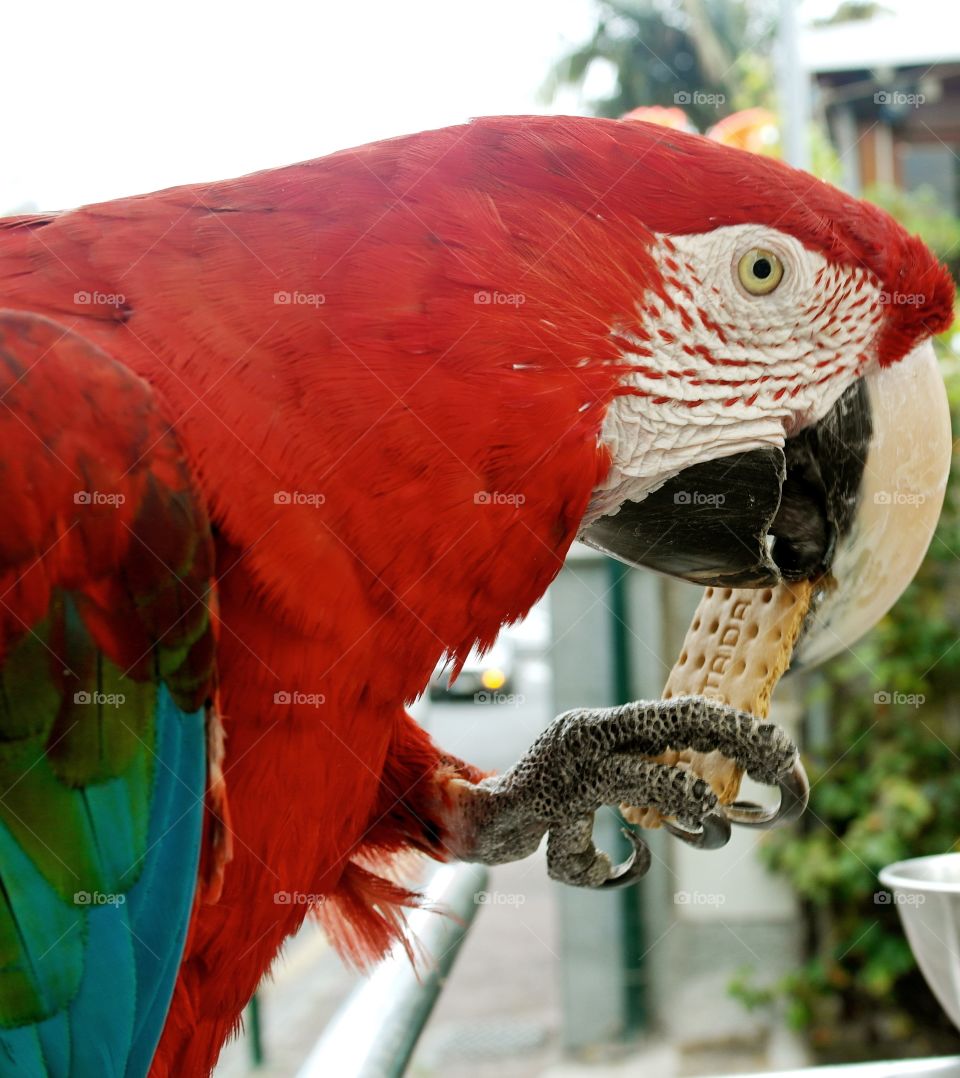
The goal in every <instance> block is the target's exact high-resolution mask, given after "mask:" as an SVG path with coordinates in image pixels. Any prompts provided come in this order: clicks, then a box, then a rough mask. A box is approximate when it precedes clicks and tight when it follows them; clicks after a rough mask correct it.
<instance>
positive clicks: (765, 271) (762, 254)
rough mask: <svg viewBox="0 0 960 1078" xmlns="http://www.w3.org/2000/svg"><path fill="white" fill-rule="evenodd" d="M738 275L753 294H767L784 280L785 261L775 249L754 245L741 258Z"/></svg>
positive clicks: (738, 264)
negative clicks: (767, 249) (765, 248)
mask: <svg viewBox="0 0 960 1078" xmlns="http://www.w3.org/2000/svg"><path fill="white" fill-rule="evenodd" d="M737 275H738V276H739V278H740V283H741V284H742V285H743V287H744V288H745V289H746V290H747V291H748V292H749V293H750V295H751V296H766V295H768V294H769V293H770V292H772V291H773V290H774V289H775V288H776V287H777V285H778V284H779V283H780V282H781V281H782V280H783V263H782V262H781V261H780V259H779V258H778V257H777V256H776V255H775V254H774V253H773V251H765V250H764V249H763V248H762V247H754V248H753V249H752V250H750V251H747V253H746V254H745V255H743V256H742V257H741V258H740V261H739V262H738V263H737Z"/></svg>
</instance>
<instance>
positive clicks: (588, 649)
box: [0, 0, 960, 1078]
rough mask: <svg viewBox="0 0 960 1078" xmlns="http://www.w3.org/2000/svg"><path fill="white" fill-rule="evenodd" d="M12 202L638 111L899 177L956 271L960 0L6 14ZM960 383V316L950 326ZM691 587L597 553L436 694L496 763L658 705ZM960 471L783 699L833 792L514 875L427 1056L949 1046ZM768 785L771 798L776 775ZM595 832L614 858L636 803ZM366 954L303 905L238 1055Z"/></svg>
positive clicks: (799, 1055) (790, 1056)
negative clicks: (885, 606)
mask: <svg viewBox="0 0 960 1078" xmlns="http://www.w3.org/2000/svg"><path fill="white" fill-rule="evenodd" d="M2 26H3V31H4V36H5V39H6V41H7V42H8V43H9V44H11V45H12V46H13V47H10V48H8V49H6V50H5V53H4V62H3V65H2V66H0V109H2V113H3V141H2V144H0V162H2V167H0V212H8V213H9V212H16V211H22V210H27V209H44V210H48V209H56V208H66V207H71V206H76V205H79V204H82V203H84V202H90V201H97V200H101V199H107V198H112V197H115V196H119V195H125V194H131V193H135V192H139V191H147V190H152V189H156V188H158V187H163V186H168V185H171V184H177V183H184V182H188V181H197V180H212V179H220V178H223V177H227V176H230V175H235V174H240V173H243V172H247V171H251V170H254V169H259V168H267V167H274V166H278V165H282V164H286V163H288V162H291V161H296V160H300V159H304V158H309V157H316V156H319V155H322V154H324V153H328V152H330V151H333V150H336V149H340V148H343V147H346V146H351V145H356V144H360V143H363V142H366V141H370V140H372V139H376V138H381V137H386V136H389V135H395V134H401V133H404V132H408V131H415V130H420V129H424V128H429V127H435V126H441V125H445V124H450V123H458V122H462V121H464V120H466V119H467V118H469V117H470V116H474V115H484V114H496V113H526V112H540V113H543V112H555V113H557V112H564V113H577V114H600V115H605V116H622V115H624V114H626V113H629V112H632V111H633V110H639V111H638V112H637V113H636V115H637V117H638V118H642V119H648V120H652V121H653V122H657V123H663V124H668V125H672V126H678V127H683V128H686V129H688V130H693V131H699V132H701V133H704V134H707V135H708V136H709V137H711V138H716V139H719V140H722V141H725V142H728V143H731V144H734V145H738V146H741V147H744V148H746V149H748V150H750V151H752V152H756V153H764V154H774V155H778V156H782V157H785V158H786V159H788V160H790V161H791V162H792V163H794V164H798V165H800V166H802V167H805V168H808V169H810V170H811V171H813V172H815V173H816V174H818V175H820V176H822V177H824V178H827V179H829V180H831V181H833V182H834V183H837V184H839V185H840V186H842V187H844V188H846V189H847V190H849V191H852V192H853V193H855V194H858V195H861V196H863V197H865V198H868V199H871V200H873V201H876V202H878V203H880V204H881V205H883V206H884V207H886V208H887V209H888V210H890V211H891V212H892V213H893V214H894V215H895V216H897V217H898V218H899V219H900V220H901V221H902V222H903V223H904V224H906V225H907V227H908V228H910V229H911V230H912V231H916V232H918V233H919V234H920V235H921V236H923V238H924V239H925V240H926V242H927V243H928V244H929V245H930V246H931V247H932V248H933V249H934V250H935V251H936V252H937V253H938V254H939V256H940V257H941V258H942V259H944V260H945V261H946V262H947V263H948V264H949V266H950V268H951V270H952V271H953V272H954V275H955V276H956V275H957V273H958V272H960V219H958V212H960V201H958V200H960V156H958V154H960V5H958V4H957V3H956V2H955V0H938V2H932V0H909V2H908V0H886V2H884V3H861V2H856V0H844V2H837V0H804V2H796V3H792V2H790V0H510V2H508V0H487V2H486V3H484V4H482V5H474V4H469V5H468V4H463V3H457V2H451V0H446V2H439V0H437V2H434V0H420V2H414V3H409V4H405V5H400V4H390V3H386V2H384V0H368V2H367V3H359V2H358V3H353V4H346V3H335V2H332V0H328V2H327V3H326V4H322V5H321V4H310V3H294V2H291V0H274V2H273V3H271V4H269V5H257V4H247V5H243V4H236V3H234V4H230V5H220V4H203V5H198V4H195V3H193V4H188V3H181V2H178V0H173V2H169V3H165V4H163V5H111V4H97V5H92V6H88V5H68V4H66V3H63V4H59V3H50V2H44V0H39V2H35V3H33V4H31V5H26V4H22V5H15V6H13V7H12V8H8V9H7V10H6V11H5V12H4V15H3V17H2ZM937 343H938V348H939V351H940V356H941V361H942V365H943V371H944V374H945V376H946V379H947V382H948V386H949V390H950V396H951V401H952V403H953V405H954V408H955V414H956V410H957V409H960V374H958V356H960V335H951V334H946V335H945V336H944V337H943V338H942V339H941V340H939V341H938V342H937ZM697 598H698V589H695V588H692V587H690V586H687V585H683V584H678V583H676V582H671V581H666V580H663V579H660V578H658V577H656V576H653V575H652V574H642V573H637V572H632V571H629V570H626V569H624V568H623V567H622V566H619V565H615V564H613V563H612V562H607V561H605V560H603V559H602V558H600V557H599V556H597V555H595V554H594V553H592V552H590V551H588V550H586V549H585V548H577V549H575V550H574V551H573V552H572V553H571V555H570V558H569V559H568V563H567V565H566V568H565V569H564V570H563V572H562V573H561V575H560V577H559V578H558V580H557V581H556V583H555V584H554V586H553V587H552V588H551V590H550V592H549V594H548V596H547V598H546V599H545V601H544V602H543V603H542V604H541V605H540V606H539V607H538V608H537V609H535V610H534V611H533V613H532V614H531V615H530V617H529V618H528V619H527V621H526V622H525V623H524V624H522V625H520V626H517V627H514V628H512V629H510V630H508V631H506V632H505V633H504V634H503V637H502V639H501V641H500V642H499V643H498V645H497V647H496V648H495V649H494V651H493V652H491V653H490V654H489V655H488V656H486V657H485V658H484V659H480V658H479V657H475V661H474V660H471V663H470V664H469V666H468V669H467V670H466V671H465V673H464V676H463V677H462V678H461V680H460V682H459V683H458V684H457V685H456V686H455V687H454V691H448V690H447V688H446V685H447V679H446V677H445V676H444V675H443V673H442V672H440V671H438V673H437V676H436V677H435V679H434V680H433V681H432V682H431V685H430V687H429V689H428V691H427V692H426V693H425V695H424V697H423V698H422V699H421V700H420V701H418V702H417V703H416V704H415V705H414V712H415V714H416V715H417V717H418V719H419V720H420V721H421V722H422V723H423V725H424V726H425V727H426V728H427V729H428V730H429V731H430V732H431V734H432V735H434V737H435V738H436V740H437V741H438V742H439V743H440V744H441V745H443V746H444V747H445V748H447V749H449V750H450V751H451V752H454V753H456V754H458V755H461V756H463V757H465V758H467V759H469V760H470V761H472V762H473V763H475V764H478V765H480V766H482V767H490V768H501V767H505V766H508V765H509V764H510V763H512V762H513V761H514V760H515V759H516V758H517V756H518V755H519V754H520V753H521V752H522V751H523V750H524V749H525V748H526V747H527V746H528V745H529V744H530V742H531V740H532V739H533V738H534V737H535V736H536V734H537V733H538V732H539V730H540V729H542V727H543V726H544V725H545V724H546V723H547V722H549V720H550V719H551V718H552V717H553V716H554V715H555V714H556V713H557V712H558V711H561V710H563V709H565V708H567V707H571V706H576V705H582V704H590V705H603V704H613V703H618V702H620V701H623V700H626V699H631V698H643V697H648V698H649V697H657V696H659V695H660V691H661V689H662V686H663V683H664V680H665V678H666V676H667V673H668V671H669V669H670V667H671V665H672V663H673V660H674V659H675V657H676V656H677V654H678V653H679V650H680V646H681V641H682V638H683V634H684V632H685V630H686V627H687V625H688V624H689V619H690V615H691V613H692V610H693V608H694V605H695V603H696V601H697ZM958 672H960V506H958V501H957V486H956V484H954V485H953V487H952V488H951V490H950V492H949V493H948V497H947V503H946V506H945V510H944V514H943V518H942V520H941V523H940V527H939V530H938V533H937V536H936V537H935V539H934V541H933V545H932V547H931V549H930V552H929V555H928V557H927V560H926V563H925V565H924V567H923V569H922V570H921V572H920V574H919V576H918V577H917V579H916V581H915V582H914V584H913V585H912V586H911V588H910V589H909V591H908V593H907V594H906V595H905V597H904V598H903V599H902V600H901V601H900V603H899V604H898V605H897V607H896V609H895V610H894V611H893V613H892V614H891V615H889V616H888V617H887V618H886V619H885V620H884V621H883V622H882V623H881V625H880V626H879V627H878V628H877V629H876V630H875V631H874V632H873V633H871V634H870V636H869V637H868V638H867V639H866V640H865V641H864V642H863V643H862V644H861V645H859V646H858V647H857V648H856V649H855V651H854V652H853V653H851V654H848V655H846V656H845V657H844V658H843V659H841V660H839V661H836V662H834V663H833V664H832V665H831V666H830V667H829V668H827V669H825V670H822V671H820V672H818V673H816V674H814V675H807V676H805V677H804V678H802V679H801V678H788V679H787V681H786V682H785V683H784V684H783V685H782V686H781V688H780V690H779V691H778V696H777V701H776V703H775V706H774V713H773V718H774V719H775V721H777V722H779V723H781V724H782V725H784V726H785V727H786V728H787V729H789V730H791V731H793V732H794V733H795V734H796V735H797V736H798V737H799V738H800V740H801V741H802V743H803V745H804V752H805V759H806V761H807V766H808V771H809V773H810V776H811V780H812V784H813V789H812V796H811V804H810V810H809V811H808V812H807V814H806V815H805V817H804V819H803V820H802V821H801V823H800V824H798V825H796V826H795V827H794V828H792V829H790V830H787V831H784V832H779V833H777V834H771V835H767V836H766V837H765V838H762V839H758V838H756V837H754V836H750V835H747V834H745V833H743V832H740V833H737V834H735V836H734V840H733V842H731V844H730V846H728V847H727V848H725V849H724V850H722V851H716V852H712V853H703V852H693V851H691V850H689V849H687V848H684V847H681V846H680V845H679V844H677V843H675V842H667V841H664V840H663V836H662V835H660V834H659V833H655V834H654V835H653V837H652V844H653V853H654V857H655V866H654V870H653V871H652V872H651V873H650V875H649V876H648V877H647V878H646V879H645V880H644V881H643V883H642V884H641V886H639V887H637V888H634V889H631V890H629V891H627V892H624V893H622V894H620V893H617V894H602V895H595V894H584V893H580V892H577V891H573V890H570V889H563V888H559V887H557V886H555V885H553V884H552V883H550V882H549V881H548V879H547V877H546V872H545V864H544V861H543V858H542V855H537V856H535V857H533V858H531V859H529V860H528V861H525V862H522V863H520V864H516V865H509V866H504V867H502V868H497V869H495V870H494V871H493V872H492V874H491V882H490V885H489V887H488V890H487V891H486V892H485V894H484V895H483V896H482V898H481V905H482V908H481V909H479V913H478V917H477V919H476V922H475V924H474V926H473V930H472V932H471V934H470V936H469V937H468V939H467V942H466V944H465V946H464V948H463V951H462V953H461V955H460V957H459V960H458V962H457V965H456V967H455V969H454V971H453V974H452V975H451V977H450V978H449V980H448V982H447V984H446V985H445V990H444V992H443V995H442V997H441V999H440V1003H439V1005H438V1007H437V1009H436V1011H435V1013H434V1015H433V1017H432V1019H431V1020H430V1022H429V1024H428V1026H427V1028H426V1031H425V1033H424V1035H423V1037H422V1039H421V1042H420V1045H419V1047H418V1049H417V1051H416V1055H415V1057H414V1061H413V1064H412V1066H411V1069H410V1073H411V1074H413V1075H416V1076H418V1078H430V1076H434V1075H445V1076H451V1078H468V1076H476V1078H483V1076H487V1075H494V1074H496V1075H497V1076H498V1078H525V1076H528V1075H529V1076H532V1075H550V1076H555V1078H559V1076H568V1075H579V1074H584V1075H594V1074H605V1073H610V1074H627V1073H642V1074H645V1075H651V1076H656V1078H660V1076H664V1078H667V1076H670V1075H697V1074H730V1073H749V1072H760V1071H764V1070H773V1069H778V1068H783V1067H787V1066H795V1065H801V1064H804V1063H811V1062H825V1061H840V1060H842V1061H847V1060H860V1059H871V1058H886V1059H889V1058H894V1057H901V1056H922V1055H928V1054H933V1053H940V1052H943V1053H948V1052H956V1051H958V1049H960V1045H958V1038H957V1034H956V1032H955V1031H954V1030H953V1028H952V1027H951V1026H950V1025H949V1024H948V1022H947V1020H946V1019H945V1018H944V1017H943V1015H942V1014H941V1012H940V1009H939V1007H938V1005H937V1004H936V1002H935V1001H934V1000H933V997H932V996H931V995H930V993H929V990H928V989H927V987H926V985H925V983H924V981H923V979H922V978H921V977H920V975H919V974H918V972H917V970H916V967H915V964H914V961H913V958H912V956H911V954H910V951H909V948H908V946H907V943H906V941H905V939H904V937H903V934H902V932H901V929H900V926H899V923H898V920H897V912H896V909H895V906H894V904H893V903H892V901H891V897H890V895H889V894H888V893H887V892H885V891H884V890H883V888H882V887H881V886H880V885H879V884H878V882H877V877H876V873H877V871H878V870H879V869H880V868H881V867H882V866H883V865H886V864H888V863H890V862H892V861H895V860H897V859H899V858H903V857H909V856H917V855H921V854H924V853H940V852H945V851H947V850H951V849H955V848H957V827H956V821H957V820H958V819H960V755H958V753H960V682H958V678H957V674H958ZM755 792H756V791H754V793H755ZM597 832H598V835H597V837H598V841H600V842H601V843H603V844H604V846H605V848H607V849H610V850H616V849H617V848H618V847H617V843H618V842H620V841H621V840H620V838H619V834H618V830H617V822H616V820H615V819H614V818H613V814H612V813H610V814H607V815H606V816H605V817H603V818H601V819H599V820H598V825H597ZM355 982H356V976H355V975H354V974H352V973H350V972H349V971H347V970H345V969H344V968H343V967H341V966H340V964H339V963H338V962H337V960H336V959H335V958H334V956H333V955H332V953H331V952H330V950H329V948H328V946H327V944H326V942H325V940H324V939H323V937H322V934H321V933H320V931H319V929H317V928H316V927H315V926H311V927H308V928H307V929H305V930H304V932H303V933H301V935H300V936H299V937H297V939H295V940H293V941H292V942H291V943H290V945H289V946H288V948H287V950H286V953H285V956H284V958H283V960H282V961H281V962H279V963H278V965H277V967H276V969H275V972H274V976H273V977H272V979H271V980H270V982H269V983H267V984H265V985H264V986H263V988H262V990H261V992H260V994H259V996H258V1007H257V1010H256V1012H255V1013H254V1012H252V1013H250V1014H248V1022H247V1032H246V1033H245V1034H244V1035H243V1036H241V1037H240V1038H239V1039H237V1040H236V1041H234V1042H233V1043H232V1044H231V1045H230V1046H229V1047H228V1049H227V1050H226V1051H225V1053H224V1056H223V1059H222V1062H221V1065H220V1067H219V1069H218V1072H217V1073H218V1075H219V1076H220V1078H227V1076H230V1078H233V1076H239V1075H244V1074H248V1073H251V1072H253V1071H256V1072H257V1073H260V1074H264V1075H290V1074H294V1073H296V1071H297V1068H298V1067H299V1066H300V1064H301V1063H302V1061H303V1059H304V1057H305V1056H306V1055H307V1053H308V1051H309V1049H310V1046H311V1044H312V1043H313V1041H314V1040H315V1038H316V1037H317V1035H318V1034H319V1032H320V1031H321V1030H322V1028H323V1026H324V1023H325V1022H326V1021H327V1019H328V1018H329V1017H330V1016H331V1015H332V1014H333V1013H334V1011H335V1010H336V1008H337V1006H338V1005H339V1004H340V1003H341V1002H342V1001H343V1000H344V998H345V997H346V996H347V995H348V994H349V992H350V991H351V988H352V987H353V986H354V984H355Z"/></svg>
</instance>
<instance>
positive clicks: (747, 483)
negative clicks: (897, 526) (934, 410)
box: [582, 381, 871, 588]
mask: <svg viewBox="0 0 960 1078" xmlns="http://www.w3.org/2000/svg"><path fill="white" fill-rule="evenodd" d="M870 434H871V422H870V403H869V399H868V397H867V393H866V389H865V387H864V384H863V382H862V381H858V382H856V383H855V384H854V385H852V386H851V387H850V388H849V389H848V390H847V391H846V392H845V393H844V394H843V396H842V397H841V398H840V399H839V400H838V401H837V403H836V404H835V405H834V406H833V408H832V409H831V410H830V412H829V413H828V414H827V416H826V417H825V418H824V419H822V420H820V422H818V423H817V424H816V425H815V426H813V427H809V428H807V429H806V430H804V431H802V432H801V433H800V434H798V435H797V436H796V437H794V438H790V439H788V440H787V442H786V445H785V446H784V448H783V449H780V448H778V447H776V446H769V447H766V448H764V449H755V450H753V451H751V452H749V453H737V454H735V455H733V456H729V457H720V458H718V459H717V460H710V461H705V462H704V463H703V464H696V465H694V466H692V467H690V468H686V469H685V470H684V471H682V472H680V473H679V474H678V475H675V476H674V477H673V478H672V479H670V480H668V482H666V483H665V484H664V485H663V486H662V487H660V489H659V490H656V491H654V492H653V493H652V494H648V495H647V497H646V498H645V499H644V500H643V501H642V502H626V503H625V504H624V505H622V506H621V507H620V509H619V511H618V512H617V513H616V514H614V515H612V516H606V517H601V518H600V519H599V520H597V521H595V522H594V523H593V524H591V525H590V527H589V528H587V529H586V531H585V532H584V534H583V536H582V539H583V541H584V542H585V543H587V544H588V545H589V546H592V547H596V548H597V549H598V550H603V551H605V552H606V553H608V554H612V555H613V556H614V557H616V558H619V559H620V560H621V561H626V562H628V563H630V564H632V565H643V566H646V567H647V568H650V569H657V570H659V571H660V572H663V573H668V574H669V575H671V576H678V577H683V578H684V579H686V580H691V581H693V582H694V583H697V584H703V585H712V586H714V587H739V588H762V587H771V586H773V585H775V584H777V583H778V582H779V581H780V580H781V578H786V579H788V580H799V579H811V578H813V577H815V576H821V575H822V574H824V573H825V572H827V571H829V568H830V564H831V561H832V556H833V552H834V550H835V549H836V546H837V542H838V540H839V539H840V537H841V536H842V535H844V534H845V533H846V531H847V530H849V527H850V523H851V521H852V519H853V516H854V513H855V510H856V505H857V500H858V493H859V489H860V485H861V480H862V477H863V469H864V461H865V459H866V455H867V448H868V445H869V442H870Z"/></svg>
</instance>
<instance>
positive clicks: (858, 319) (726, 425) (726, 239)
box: [583, 225, 883, 526]
mask: <svg viewBox="0 0 960 1078" xmlns="http://www.w3.org/2000/svg"><path fill="white" fill-rule="evenodd" d="M756 249H759V250H760V251H765V252H770V253H772V254H773V255H775V256H776V258H778V259H779V260H780V263H781V264H782V266H783V277H782V279H781V280H780V283H779V284H778V286H777V287H776V288H775V289H773V290H772V291H770V292H769V293H768V294H766V295H751V294H750V292H748V291H747V289H746V288H745V287H744V285H743V284H742V283H741V280H740V277H739V275H738V265H739V263H740V260H741V258H742V257H743V256H744V255H748V254H749V252H751V251H753V250H756ZM651 253H652V255H653V257H654V259H655V261H656V263H657V266H658V268H659V270H660V274H661V276H662V280H663V286H662V292H663V294H660V293H659V292H658V291H657V290H650V291H648V292H647V293H646V294H645V295H644V296H642V297H641V299H640V301H639V303H638V310H639V313H640V317H641V326H642V330H641V332H640V333H639V334H638V333H636V332H632V333H631V332H618V331H617V328H616V327H614V332H615V333H616V334H617V339H618V341H622V342H623V346H622V353H623V355H624V358H625V359H627V360H629V362H630V363H631V365H632V370H631V373H630V374H629V375H627V376H626V378H625V379H624V381H623V385H624V386H628V387H630V389H631V390H633V391H634V392H633V393H626V394H623V395H621V396H618V397H616V398H615V400H614V401H613V402H612V404H611V405H610V407H609V408H608V410H607V414H606V417H605V419H604V424H603V429H602V434H601V437H602V440H603V442H604V444H605V445H606V446H607V447H608V449H609V451H610V454H611V458H612V466H611V469H610V472H609V474H608V476H607V478H606V481H605V482H604V483H603V485H602V486H601V487H598V488H597V490H595V491H594V494H593V498H592V499H591V503H590V507H589V509H588V511H587V514H586V516H585V518H584V525H583V526H586V525H587V524H590V523H591V522H592V521H594V520H596V519H597V518H598V517H600V516H604V515H607V514H610V513H613V512H615V511H616V509H617V508H618V507H619V506H620V505H622V504H623V502H624V501H627V500H632V501H640V500H641V499H642V498H643V497H644V496H645V495H646V494H648V493H650V491H652V490H655V489H656V488H657V487H658V486H660V485H662V484H663V483H664V482H666V480H668V479H669V478H671V477H672V476H674V475H676V474H677V473H678V472H680V471H682V470H683V469H684V468H687V467H689V466H690V465H693V464H698V463H702V462H704V461H707V460H712V459H716V458H717V457H723V456H729V455H730V454H732V453H741V452H746V451H749V450H752V449H758V448H761V447H763V446H768V445H777V446H782V445H783V443H784V441H785V439H786V437H787V436H788V435H790V434H791V433H793V432H794V431H797V430H800V429H802V428H804V427H806V426H809V425H810V424H811V423H813V422H815V421H816V420H818V419H820V418H821V417H823V416H824V415H826V414H827V412H828V411H829V410H830V408H831V407H832V406H833V404H834V403H835V402H836V400H837V398H838V397H839V396H840V395H841V394H842V393H843V391H844V390H845V389H847V387H848V386H850V385H851V384H852V383H853V381H854V380H855V379H856V378H857V377H858V376H859V375H860V374H862V373H863V371H864V370H865V369H866V368H867V367H869V366H870V365H871V363H872V362H873V361H874V357H873V342H874V339H875V337H876V333H877V327H878V324H879V322H880V320H881V318H882V316H883V309H882V307H881V299H880V296H881V286H880V282H879V281H878V280H877V279H876V277H874V276H873V274H871V273H870V272H869V271H868V270H865V269H862V268H859V267H856V268H852V267H848V266H838V265H835V264H834V263H831V262H828V261H827V259H826V258H824V256H823V255H821V254H819V253H818V252H816V251H811V250H808V249H807V248H806V247H804V246H803V245H802V244H801V243H799V242H798V241H797V240H796V239H794V237H793V236H789V235H786V234H785V233H783V232H779V231H777V230H776V229H773V228H767V227H763V226H760V225H733V226H729V227H725V228H718V229H716V230H714V231H712V232H707V233H699V234H695V235H689V236H668V235H665V234H656V243H655V245H654V246H653V248H652V252H651Z"/></svg>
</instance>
